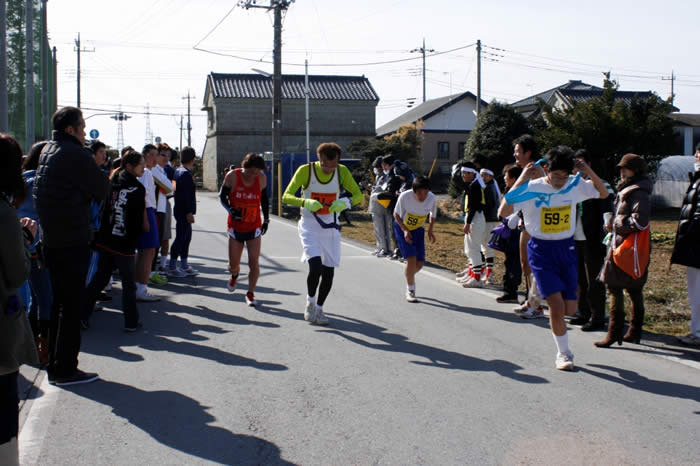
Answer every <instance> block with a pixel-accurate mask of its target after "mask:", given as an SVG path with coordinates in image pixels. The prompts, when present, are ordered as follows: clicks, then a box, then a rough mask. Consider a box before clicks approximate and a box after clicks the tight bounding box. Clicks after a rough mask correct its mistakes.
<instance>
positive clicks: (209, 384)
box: [20, 193, 700, 465]
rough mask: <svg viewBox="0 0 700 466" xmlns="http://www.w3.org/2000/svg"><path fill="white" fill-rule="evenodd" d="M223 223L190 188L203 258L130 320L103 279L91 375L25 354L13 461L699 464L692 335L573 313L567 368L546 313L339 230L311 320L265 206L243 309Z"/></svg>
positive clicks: (88, 365)
mask: <svg viewBox="0 0 700 466" xmlns="http://www.w3.org/2000/svg"><path fill="white" fill-rule="evenodd" d="M224 228H225V217H224V215H223V209H222V208H221V207H220V206H219V205H218V203H217V201H216V196H215V195H214V194H211V193H200V194H199V206H198V215H197V223H196V224H195V232H194V239H193V243H192V247H191V258H190V259H191V260H190V262H191V263H192V264H193V265H194V266H195V267H196V268H198V269H199V270H200V271H201V275H199V276H198V277H195V278H186V279H175V280H171V283H170V284H169V285H167V286H165V287H162V288H160V289H153V290H152V292H153V293H154V294H157V295H158V296H161V297H162V301H160V302H159V303H154V304H152V305H149V304H139V309H140V312H141V314H142V320H143V322H144V326H145V327H144V330H143V331H142V332H139V333H136V334H125V333H123V332H122V325H123V319H122V316H121V313H120V312H119V311H118V309H119V294H120V293H119V292H118V289H119V287H118V286H117V287H115V291H114V292H113V295H114V296H115V300H114V301H112V302H111V303H107V309H106V310H105V311H104V312H99V313H97V314H96V315H95V316H94V318H93V321H92V328H91V329H90V330H89V331H87V332H85V333H84V340H83V347H82V351H83V352H82V354H81V357H80V365H81V368H83V369H84V370H87V371H96V372H99V374H100V376H101V379H102V380H100V381H99V382H96V383H93V384H89V385H83V386H75V387H72V388H67V389H61V388H56V387H53V386H51V385H49V384H48V382H47V380H46V378H45V377H44V374H43V372H37V371H36V370H34V371H33V370H32V369H31V368H25V369H24V370H23V375H24V377H25V378H26V379H28V382H27V383H28V384H29V387H32V386H33V388H27V393H28V397H29V399H28V400H27V401H26V402H25V403H24V404H23V408H22V416H21V417H22V419H21V421H22V430H21V433H20V448H21V457H22V464H41V465H57V464H70V465H122V464H125V465H131V464H133V465H137V464H138V465H156V464H158V465H159V464H173V465H175V464H177V465H181V464H214V463H220V464H266V465H267V464H303V465H315V464H326V465H349V464H362V465H365V464H396V465H404V464H426V465H438V464H440V465H446V464H480V465H481V464H554V463H557V464H565V463H567V464H635V465H639V464H649V465H658V464H698V463H700V441H699V440H700V357H699V356H698V352H696V351H690V350H688V349H685V348H683V347H680V346H676V345H675V344H673V343H672V342H671V341H670V340H669V339H666V340H664V339H663V338H662V339H659V338H655V339H654V340H646V341H643V344H641V345H632V344H625V346H623V347H619V348H614V349H609V350H603V349H597V348H594V346H593V344H592V342H593V341H594V340H595V339H597V338H599V337H600V336H601V334H600V333H597V334H593V335H591V334H585V333H583V332H581V331H580V330H578V329H572V331H571V332H570V344H571V347H572V349H573V351H574V354H575V356H576V358H575V363H576V366H577V368H576V371H575V372H573V373H563V372H559V371H557V370H555V368H554V356H555V346H554V342H553V340H552V336H551V332H550V330H549V326H548V322H547V320H536V321H523V320H522V319H520V318H518V317H517V316H516V315H515V314H514V313H513V312H512V311H511V307H512V306H511V305H500V304H497V303H496V302H495V300H494V297H495V296H497V294H498V291H497V290H465V289H463V288H461V287H458V286H457V285H456V284H455V282H454V280H453V278H452V275H451V274H450V273H448V272H446V271H441V270H437V269H427V270H425V271H424V272H421V274H419V276H418V279H417V287H418V288H417V295H418V297H419V298H420V300H421V302H420V303H418V304H409V303H406V302H405V300H404V290H405V285H404V278H403V270H402V268H401V266H400V265H399V264H397V263H396V262H392V261H389V260H386V259H377V258H375V257H373V256H371V255H370V254H369V251H370V249H369V248H368V247H366V246H363V245H358V244H357V243H352V242H346V243H344V245H343V259H342V264H341V267H340V268H339V269H337V271H336V275H335V283H334V288H333V290H332V292H331V295H330V297H329V299H328V300H327V302H326V306H325V310H326V313H327V314H328V316H329V318H330V319H331V324H330V326H329V327H327V328H324V327H319V326H314V325H309V324H308V323H306V322H305V321H304V320H303V317H302V313H303V306H304V300H305V277H306V265H305V264H302V263H301V262H300V261H299V257H300V254H301V247H300V244H299V239H298V236H297V231H296V224H295V223H293V222H289V221H286V220H278V219H273V221H272V223H271V226H270V230H269V232H268V234H267V235H266V236H265V237H264V238H263V247H262V249H263V256H262V259H261V266H262V275H261V278H260V281H259V286H258V289H257V293H256V295H257V298H258V299H259V300H260V302H261V306H260V308H259V309H257V310H254V309H251V308H248V307H246V306H245V304H244V302H243V291H242V290H243V287H242V286H241V287H240V288H239V290H237V291H236V292H235V293H234V294H229V293H228V292H227V291H226V287H225V285H226V280H227V272H226V265H227V239H226V236H225V234H224ZM461 247H462V246H461V244H455V254H460V253H461V252H460V251H461ZM245 260H246V259H245V255H244V262H245ZM245 270H246V269H245V265H244V268H243V271H244V272H245ZM240 283H242V284H246V283H247V279H246V277H245V276H244V275H242V279H241V280H240Z"/></svg>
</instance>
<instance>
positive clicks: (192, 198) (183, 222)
mask: <svg viewBox="0 0 700 466" xmlns="http://www.w3.org/2000/svg"><path fill="white" fill-rule="evenodd" d="M180 156H181V162H182V166H181V167H180V168H178V169H177V170H176V171H175V179H174V181H175V208H174V209H173V216H174V217H175V241H173V245H172V247H171V248H170V264H169V270H168V275H171V276H176V277H178V276H184V275H197V274H198V273H199V272H198V271H197V270H195V269H193V268H192V266H190V265H189V264H188V263H187V257H188V256H189V251H190V241H192V224H193V223H194V216H195V214H196V213H197V194H196V190H197V188H196V185H195V182H194V175H192V169H193V168H194V157H195V152H194V149H193V148H191V147H185V148H183V149H182V153H181V155H180ZM178 258H180V265H181V267H180V268H178V267H177V259H178Z"/></svg>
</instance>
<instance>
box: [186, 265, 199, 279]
mask: <svg viewBox="0 0 700 466" xmlns="http://www.w3.org/2000/svg"><path fill="white" fill-rule="evenodd" d="M183 272H185V275H187V276H188V277H193V276H195V275H199V270H197V269H193V268H192V266H191V265H188V266H187V268H186V269H183Z"/></svg>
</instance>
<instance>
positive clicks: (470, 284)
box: [462, 277, 484, 288]
mask: <svg viewBox="0 0 700 466" xmlns="http://www.w3.org/2000/svg"><path fill="white" fill-rule="evenodd" d="M462 286H463V287H464V288H483V287H484V285H483V283H481V280H477V279H476V277H469V280H465V281H463V282H462Z"/></svg>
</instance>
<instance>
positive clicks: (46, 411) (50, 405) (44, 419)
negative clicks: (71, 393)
mask: <svg viewBox="0 0 700 466" xmlns="http://www.w3.org/2000/svg"><path fill="white" fill-rule="evenodd" d="M38 392H39V398H37V399H35V400H33V401H32V404H31V407H30V408H29V412H28V413H27V420H26V421H25V422H24V425H23V426H22V430H21V431H20V433H19V464H22V465H29V464H37V463H38V462H39V455H40V454H41V447H42V444H43V442H44V439H45V438H46V431H47V430H48V428H49V426H50V425H51V421H52V419H53V412H54V409H55V407H56V401H57V400H58V395H59V393H60V389H58V388H56V387H54V386H53V385H51V384H50V383H49V378H48V376H46V375H44V378H43V380H42V381H41V385H40V386H39V390H38Z"/></svg>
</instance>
